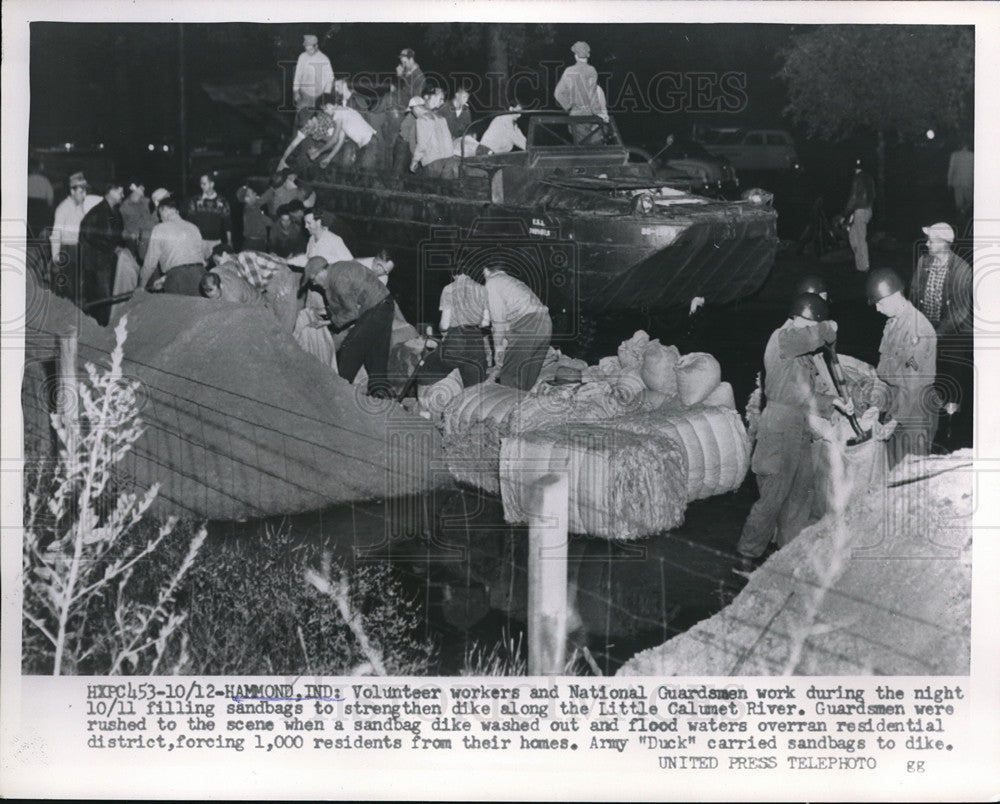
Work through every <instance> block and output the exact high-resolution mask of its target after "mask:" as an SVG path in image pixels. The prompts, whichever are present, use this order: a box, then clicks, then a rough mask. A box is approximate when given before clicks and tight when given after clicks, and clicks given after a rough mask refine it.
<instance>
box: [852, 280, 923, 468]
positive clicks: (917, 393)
mask: <svg viewBox="0 0 1000 804" xmlns="http://www.w3.org/2000/svg"><path fill="white" fill-rule="evenodd" d="M867 289H868V301H869V302H870V303H872V304H874V305H875V309H877V310H878V311H879V312H880V313H882V315H884V316H885V317H886V318H888V319H889V320H888V321H887V322H886V324H885V330H884V331H883V332H882V343H881V344H880V345H879V349H878V351H879V361H878V368H877V371H878V376H879V379H881V380H882V381H883V382H884V383H886V385H888V386H889V390H890V391H891V393H892V399H891V401H890V405H889V412H890V413H891V414H892V417H893V418H894V419H895V420H896V421H897V422H899V424H898V426H897V427H896V432H895V433H893V436H892V439H891V440H890V441H889V445H888V449H889V465H890V466H894V465H895V464H897V463H899V461H900V460H902V458H903V457H904V456H906V455H927V454H928V453H929V452H930V450H931V444H932V443H933V441H934V432H935V430H936V429H937V415H938V408H939V406H940V405H939V401H938V398H937V394H936V393H935V391H934V379H935V376H936V370H937V366H936V360H935V355H936V353H937V334H936V333H935V332H934V327H933V325H932V324H931V322H930V321H928V320H927V317H926V316H925V315H924V314H923V313H921V312H920V311H919V310H918V309H917V308H916V307H914V306H913V305H912V304H910V302H909V301H908V300H907V298H906V296H904V295H903V280H901V279H900V278H899V276H898V275H897V274H896V273H895V272H894V271H891V270H890V269H888V268H879V269H878V270H875V271H872V273H871V275H870V276H869V277H868V283H867Z"/></svg>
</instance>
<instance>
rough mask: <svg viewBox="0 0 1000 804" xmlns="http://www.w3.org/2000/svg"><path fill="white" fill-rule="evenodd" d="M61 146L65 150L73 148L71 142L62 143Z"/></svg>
mask: <svg viewBox="0 0 1000 804" xmlns="http://www.w3.org/2000/svg"><path fill="white" fill-rule="evenodd" d="M63 148H65V149H66V150H67V151H72V150H73V143H71V142H66V143H63Z"/></svg>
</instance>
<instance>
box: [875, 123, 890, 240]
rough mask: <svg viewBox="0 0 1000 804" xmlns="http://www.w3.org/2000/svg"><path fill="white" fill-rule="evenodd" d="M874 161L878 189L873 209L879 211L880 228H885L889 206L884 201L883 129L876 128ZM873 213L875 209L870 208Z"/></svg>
mask: <svg viewBox="0 0 1000 804" xmlns="http://www.w3.org/2000/svg"><path fill="white" fill-rule="evenodd" d="M875 153H876V162H877V163H878V178H877V179H876V181H877V182H878V189H877V191H876V198H875V209H877V210H878V211H879V213H880V214H881V215H882V229H883V231H884V230H885V226H886V220H885V218H886V215H887V214H888V211H889V206H888V204H887V203H886V201H887V200H888V199H886V197H885V130H884V129H881V128H880V129H879V130H878V144H877V145H876V146H875ZM872 212H873V213H874V212H875V210H872Z"/></svg>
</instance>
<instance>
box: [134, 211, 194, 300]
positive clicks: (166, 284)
mask: <svg viewBox="0 0 1000 804" xmlns="http://www.w3.org/2000/svg"><path fill="white" fill-rule="evenodd" d="M159 211H160V219H161V221H162V223H158V224H156V226H154V227H153V231H152V233H151V234H150V235H149V248H148V249H146V259H145V260H144V261H143V263H142V271H140V273H139V287H146V286H147V284H148V283H149V281H150V279H152V278H153V276H154V274H155V273H156V272H157V271H159V273H160V274H161V276H160V277H159V278H157V279H155V280H154V282H153V288H155V289H160V288H162V289H163V290H164V291H165V292H167V293H180V294H182V295H186V296H197V295H199V292H198V285H199V284H200V282H201V277H202V275H203V274H204V273H205V261H204V254H205V250H204V249H205V247H204V244H203V243H202V239H201V231H200V230H199V229H198V227H197V226H195V225H194V224H193V223H191V222H189V221H186V220H184V219H183V218H182V217H181V213H180V211H179V210H178V209H177V202H176V201H175V200H174V199H173V198H170V197H167V198H164V199H163V200H162V201H161V202H160V206H159Z"/></svg>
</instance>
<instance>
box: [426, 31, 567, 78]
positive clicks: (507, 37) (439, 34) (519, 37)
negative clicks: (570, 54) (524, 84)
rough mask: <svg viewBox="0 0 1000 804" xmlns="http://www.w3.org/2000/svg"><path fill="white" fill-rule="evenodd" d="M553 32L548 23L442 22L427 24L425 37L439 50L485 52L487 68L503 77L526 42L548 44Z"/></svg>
mask: <svg viewBox="0 0 1000 804" xmlns="http://www.w3.org/2000/svg"><path fill="white" fill-rule="evenodd" d="M554 35H555V28H554V26H552V25H551V24H549V23H505V24H500V23H479V22H441V23H429V24H428V26H427V36H426V39H427V43H428V45H430V47H431V49H432V50H434V51H436V52H439V53H448V52H453V53H461V54H470V53H485V54H486V57H487V61H488V63H487V70H489V71H490V72H498V73H502V74H503V75H504V77H506V74H507V72H508V70H509V69H510V66H511V65H514V64H517V62H518V60H519V59H520V58H521V57H522V56H523V55H524V53H525V51H526V50H527V47H528V44H529V43H544V44H550V43H551V42H552V40H553V38H554Z"/></svg>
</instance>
